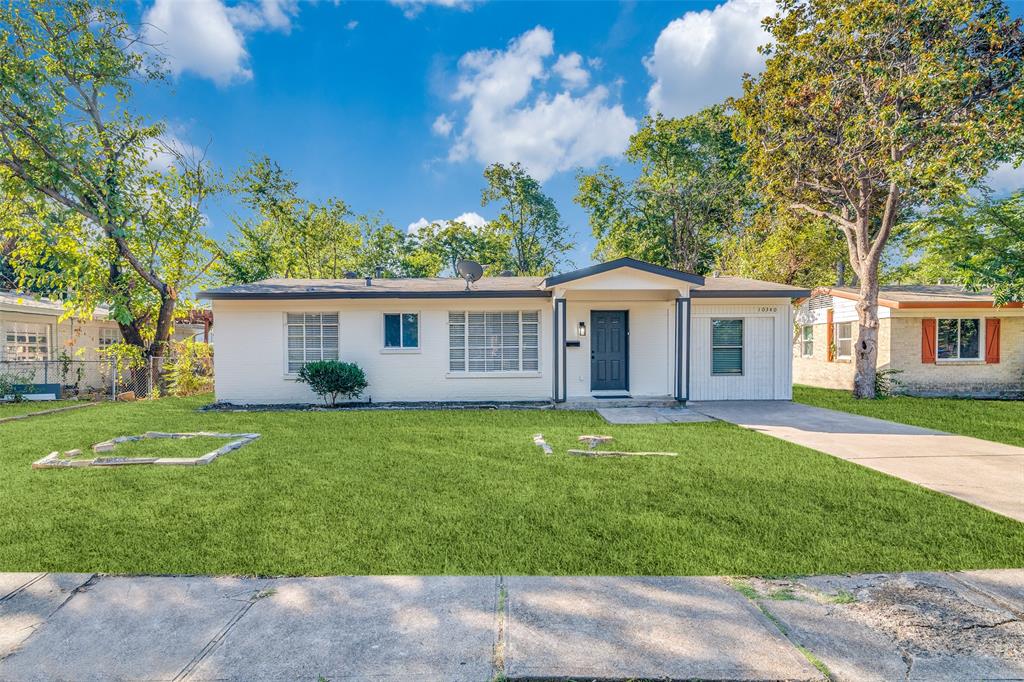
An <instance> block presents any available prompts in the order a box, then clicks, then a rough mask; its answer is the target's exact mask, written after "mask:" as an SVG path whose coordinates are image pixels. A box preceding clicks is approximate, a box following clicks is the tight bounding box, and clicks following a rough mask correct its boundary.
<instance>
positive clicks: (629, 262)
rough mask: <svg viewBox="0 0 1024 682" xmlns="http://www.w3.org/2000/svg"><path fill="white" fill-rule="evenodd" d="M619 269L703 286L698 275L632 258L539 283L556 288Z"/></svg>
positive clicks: (552, 277) (618, 259)
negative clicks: (637, 271)
mask: <svg viewBox="0 0 1024 682" xmlns="http://www.w3.org/2000/svg"><path fill="white" fill-rule="evenodd" d="M619 268H633V269H634V270H640V271H642V272H647V273H650V274H652V275H660V276H662V277H671V278H672V279H677V280H680V281H683V282H689V283H690V284H696V285H698V286H699V285H703V284H704V278H703V277H701V276H700V275H694V274H691V273H689V272H682V271H681V270H673V269H672V268H666V267H663V266H661V265H653V264H651V263H645V262H644V261H640V260H636V259H634V258H616V259H615V260H611V261H608V262H607V263H598V264H597V265H591V266H590V267H586V268H580V269H579V270H573V271H572V272H566V273H564V274H561V275H552V276H550V277H546V278H545V279H544V281H543V282H541V286H542V287H544V288H551V287H554V286H558V285H559V284H565V283H566V282H573V281H575V280H578V279H583V278H585V277H593V276H594V275H600V274H601V273H604V272H610V271H612V270H618V269H619Z"/></svg>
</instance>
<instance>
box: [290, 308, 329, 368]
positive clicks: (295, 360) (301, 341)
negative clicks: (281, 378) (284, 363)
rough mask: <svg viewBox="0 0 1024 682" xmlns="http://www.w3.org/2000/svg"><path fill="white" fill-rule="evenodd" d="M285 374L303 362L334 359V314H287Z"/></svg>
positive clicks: (299, 366)
mask: <svg viewBox="0 0 1024 682" xmlns="http://www.w3.org/2000/svg"><path fill="white" fill-rule="evenodd" d="M285 326H286V327H287V328H288V329H287V331H288V373H289V374H294V373H296V372H298V371H299V370H300V369H302V366H303V365H304V364H306V363H307V362H314V361H316V360H337V359H338V313H288V314H287V321H286V323H285Z"/></svg>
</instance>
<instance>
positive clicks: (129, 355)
mask: <svg viewBox="0 0 1024 682" xmlns="http://www.w3.org/2000/svg"><path fill="white" fill-rule="evenodd" d="M103 355H104V357H105V358H107V359H109V360H111V361H112V362H113V363H114V367H115V368H116V372H117V380H118V381H126V380H127V379H128V377H130V376H132V375H133V374H136V373H138V371H139V370H141V369H143V368H145V367H146V365H147V362H146V356H145V354H144V353H143V351H142V349H141V348H139V347H138V346H135V345H133V344H130V343H124V342H123V341H118V342H117V343H112V344H110V345H109V346H107V347H106V348H104V349H103Z"/></svg>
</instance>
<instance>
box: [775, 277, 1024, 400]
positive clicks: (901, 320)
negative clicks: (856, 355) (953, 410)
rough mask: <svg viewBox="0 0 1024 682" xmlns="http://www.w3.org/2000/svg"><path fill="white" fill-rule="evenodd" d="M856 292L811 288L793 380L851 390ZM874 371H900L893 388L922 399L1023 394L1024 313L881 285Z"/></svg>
mask: <svg viewBox="0 0 1024 682" xmlns="http://www.w3.org/2000/svg"><path fill="white" fill-rule="evenodd" d="M857 298H858V292H857V290H856V289H853V288H850V287H831V288H821V289H816V290H815V291H814V293H813V295H812V296H811V297H810V298H808V299H806V300H804V301H802V302H800V305H799V308H798V310H797V314H796V320H797V328H796V334H795V336H796V338H795V341H794V344H793V381H794V382H796V383H798V384H807V385H810V386H824V387H827V388H845V389H851V388H852V387H853V375H854V364H853V359H852V355H853V344H855V343H856V341H857V328H858V325H857V310H856V307H855V306H856V302H857ZM878 317H879V329H878V368H879V369H893V370H899V373H898V374H896V375H895V379H896V380H897V381H898V382H899V386H898V387H897V391H898V392H901V393H906V394H909V395H923V396H944V395H945V396H973V397H998V398H1011V397H1024V383H1022V382H1024V309H1022V307H1021V304H1020V303H1011V304H1010V305H1007V306H1003V307H994V306H993V298H992V295H991V293H989V292H970V291H964V290H963V289H962V288H961V287H959V286H953V285H943V284H936V285H908V286H884V287H882V288H881V290H880V292H879V294H878Z"/></svg>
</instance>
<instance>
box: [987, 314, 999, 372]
mask: <svg viewBox="0 0 1024 682" xmlns="http://www.w3.org/2000/svg"><path fill="white" fill-rule="evenodd" d="M985 362H987V363H990V364H993V365H994V364H996V363H998V362H999V318H996V317H989V318H987V319H986V320H985Z"/></svg>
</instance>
